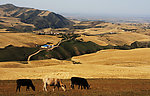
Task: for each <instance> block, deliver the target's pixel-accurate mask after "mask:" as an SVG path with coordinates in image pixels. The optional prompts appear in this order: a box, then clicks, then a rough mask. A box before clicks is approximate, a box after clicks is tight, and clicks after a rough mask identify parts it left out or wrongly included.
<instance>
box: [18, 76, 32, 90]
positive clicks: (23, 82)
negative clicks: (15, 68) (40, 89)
mask: <svg viewBox="0 0 150 96" xmlns="http://www.w3.org/2000/svg"><path fill="white" fill-rule="evenodd" d="M16 83H17V88H16V92H17V90H18V89H19V92H20V87H21V86H27V88H26V91H27V90H29V87H31V88H32V90H33V91H35V86H34V85H33V83H32V81H31V80H30V79H18V80H17V81H16Z"/></svg>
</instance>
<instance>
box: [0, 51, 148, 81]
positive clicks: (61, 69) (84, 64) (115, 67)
mask: <svg viewBox="0 0 150 96" xmlns="http://www.w3.org/2000/svg"><path fill="white" fill-rule="evenodd" d="M149 53H150V49H148V48H144V49H134V50H103V51H99V52H97V53H92V54H86V55H83V56H77V57H73V58H72V60H73V61H76V62H80V63H81V64H72V62H71V61H64V60H56V59H49V60H38V61H30V64H22V63H21V62H1V64H0V73H1V74H0V76H1V79H3V80H8V79H9V80H12V79H18V78H31V79H42V78H43V77H45V76H48V77H55V78H64V79H65V78H68V79H70V78H71V77H72V76H79V77H85V78H128V79H150V71H149V69H150V59H149V57H150V54H149Z"/></svg>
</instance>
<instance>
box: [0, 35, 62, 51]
mask: <svg viewBox="0 0 150 96" xmlns="http://www.w3.org/2000/svg"><path fill="white" fill-rule="evenodd" d="M59 41H60V38H57V37H56V36H48V35H35V34H32V33H0V48H4V47H6V46H8V45H14V46H18V47H22V46H25V47H33V46H35V44H45V43H47V42H52V43H54V44H56V43H57V42H59Z"/></svg>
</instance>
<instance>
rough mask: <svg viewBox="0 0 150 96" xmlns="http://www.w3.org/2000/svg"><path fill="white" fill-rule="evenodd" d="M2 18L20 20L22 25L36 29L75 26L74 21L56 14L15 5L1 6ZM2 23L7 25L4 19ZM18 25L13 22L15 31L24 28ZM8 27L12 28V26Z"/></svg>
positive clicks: (0, 14)
mask: <svg viewBox="0 0 150 96" xmlns="http://www.w3.org/2000/svg"><path fill="white" fill-rule="evenodd" d="M0 16H1V17H13V18H18V19H19V20H20V21H21V22H22V23H26V24H32V26H30V27H31V28H34V29H43V28H63V27H70V26H72V24H74V23H73V22H72V21H70V20H68V19H66V18H65V17H63V16H61V15H59V14H56V13H54V12H50V11H47V10H38V9H33V8H25V7H17V6H15V5H13V4H5V5H0ZM0 21H1V22H2V23H5V20H3V19H2V18H1V19H0ZM16 24H17V22H16V23H15V24H14V23H13V22H12V23H11V25H12V26H11V27H13V28H15V29H18V28H19V27H20V26H21V27H24V26H23V25H20V24H17V25H16ZM1 25H4V24H1ZM18 26H19V27H18ZM33 26H35V27H33ZM7 27H9V28H10V26H7ZM28 27H29V26H28ZM28 30H29V29H28ZM30 30H31V29H30ZM30 30H29V31H30Z"/></svg>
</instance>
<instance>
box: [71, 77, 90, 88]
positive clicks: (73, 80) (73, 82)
mask: <svg viewBox="0 0 150 96" xmlns="http://www.w3.org/2000/svg"><path fill="white" fill-rule="evenodd" d="M74 85H78V89H80V87H81V89H82V86H83V87H84V89H86V88H87V89H89V88H90V85H89V84H88V82H87V80H86V79H84V78H80V77H72V78H71V88H72V89H74Z"/></svg>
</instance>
